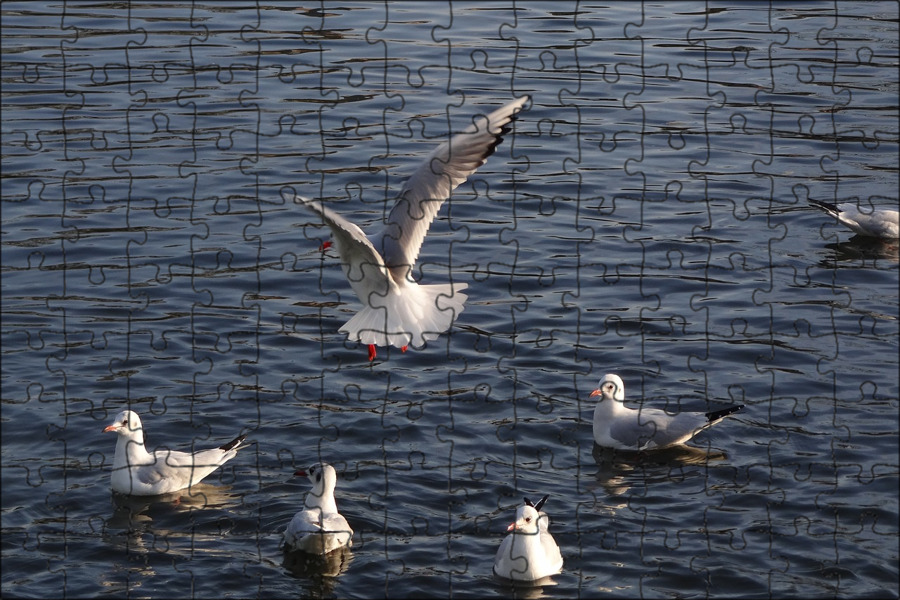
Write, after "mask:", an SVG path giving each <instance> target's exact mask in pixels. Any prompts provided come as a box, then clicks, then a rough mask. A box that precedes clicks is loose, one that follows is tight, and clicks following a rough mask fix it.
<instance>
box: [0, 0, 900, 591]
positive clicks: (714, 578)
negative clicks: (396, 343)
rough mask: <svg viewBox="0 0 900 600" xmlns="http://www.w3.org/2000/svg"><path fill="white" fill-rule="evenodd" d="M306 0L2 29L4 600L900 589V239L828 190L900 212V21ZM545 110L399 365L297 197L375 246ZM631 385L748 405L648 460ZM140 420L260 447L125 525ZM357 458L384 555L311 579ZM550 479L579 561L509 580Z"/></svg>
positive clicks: (802, 9)
mask: <svg viewBox="0 0 900 600" xmlns="http://www.w3.org/2000/svg"><path fill="white" fill-rule="evenodd" d="M295 6H296V3H285V4H277V5H269V4H265V5H251V6H250V7H249V8H247V9H241V8H238V7H237V6H236V5H234V4H225V5H214V4H192V5H182V4H167V3H135V4H131V5H128V6H126V5H124V4H118V3H110V4H100V3H30V2H21V3H17V2H4V3H3V5H2V7H0V10H2V19H3V20H2V25H3V31H2V33H3V59H2V77H3V79H2V84H3V88H2V89H3V103H2V109H3V118H2V134H3V139H2V164H3V203H2V210H3V213H2V223H3V225H2V233H3V244H2V251H3V253H2V344H3V345H2V353H3V354H2V400H3V404H2V477H3V480H2V483H3V512H2V534H3V535H2V544H3V560H2V593H3V595H4V596H6V597H10V596H27V597H58V596H59V595H65V596H68V597H86V596H91V597H98V596H126V595H127V596H131V597H145V598H167V597H173V596H196V597H209V598H219V597H223V596H227V597H253V596H263V597H297V596H299V597H329V598H330V597H353V598H361V597H377V596H392V597H449V596H455V597H485V596H495V597H496V596H512V595H515V596H527V597H542V596H544V597H558V598H571V597H576V596H582V597H605V596H625V597H638V596H647V597H674V596H678V597H704V596H741V597H753V598H763V597H770V596H774V597H804V598H807V597H835V596H837V597H858V596H870V597H871V596H878V597H883V596H894V597H896V596H897V594H898V583H897V581H898V567H897V565H898V557H900V552H898V472H900V468H898V411H900V407H898V396H900V385H898V339H900V337H898V333H900V332H898V259H897V245H896V244H895V243H894V244H889V243H881V242H866V241H865V240H860V239H858V238H854V237H853V236H852V234H851V233H850V232H848V231H846V230H844V229H843V228H841V227H840V226H838V225H837V224H836V223H835V222H834V220H833V219H831V218H830V217H828V216H826V215H824V214H822V213H821V212H819V211H817V210H815V209H813V208H811V207H810V205H809V203H808V200H809V199H815V200H826V201H852V202H859V203H860V204H862V205H864V206H869V205H875V206H896V205H897V190H898V167H897V165H898V110H897V106H898V76H897V67H898V47H897V40H898V9H897V4H896V3H894V2H858V3H857V2H841V3H837V5H835V3H828V2H821V3H816V2H807V3H801V4H797V5H796V6H794V7H789V6H787V5H781V4H776V5H775V6H774V7H770V6H769V4H768V3H746V4H739V5H737V6H729V5H728V4H710V5H706V6H704V5H703V4H699V3H694V2H687V3H663V4H646V5H641V4H638V3H624V4H611V5H606V4H594V3H577V4H576V3H565V2H532V3H527V2H526V3H517V4H516V10H513V9H512V7H511V6H510V5H507V4H506V3H484V2H480V3H453V4H452V5H451V4H449V3H448V4H443V3H427V4H418V3H391V4H388V5H387V6H385V5H383V4H377V3H357V2H344V3H338V4H326V5H324V6H323V5H320V4H319V3H310V4H306V5H303V8H295ZM522 94H530V95H531V96H532V103H531V105H530V108H529V109H528V110H527V111H525V112H523V113H522V114H521V118H520V119H519V121H518V122H517V123H516V124H515V128H514V130H513V132H511V133H510V135H508V136H507V137H506V139H505V141H504V142H503V143H502V144H501V145H500V146H499V147H498V149H497V152H496V154H495V155H493V156H492V157H490V159H489V160H488V162H487V164H486V165H484V167H482V168H481V169H480V170H479V172H478V173H477V174H476V176H475V177H473V178H472V179H471V180H470V181H469V182H467V183H466V184H464V185H462V186H461V187H460V188H459V189H458V191H457V192H456V193H455V194H454V196H453V199H452V202H449V203H447V204H445V206H444V207H443V209H442V211H441V213H440V217H439V219H438V220H437V221H436V222H435V224H434V225H433V227H432V230H431V233H430V234H429V236H428V239H427V240H426V242H425V244H424V246H423V248H422V253H421V256H420V259H419V265H418V267H417V273H416V274H417V276H421V278H422V280H423V281H424V282H425V283H446V282H449V281H453V282H454V283H457V284H460V283H466V284H468V286H469V289H468V292H467V293H468V295H469V300H468V302H467V304H466V310H465V312H463V313H462V314H461V316H460V318H459V319H458V320H457V322H456V324H455V326H454V327H453V329H452V331H451V332H450V333H449V334H445V335H442V336H441V337H440V338H439V339H438V340H436V341H434V342H432V343H430V344H429V345H428V347H427V348H426V349H423V350H419V351H414V350H411V351H409V352H407V353H405V354H402V353H400V352H399V351H397V350H396V349H380V352H379V357H378V360H376V361H374V362H373V363H369V362H367V361H366V352H365V348H363V347H359V346H356V345H354V344H351V343H348V342H346V341H345V339H344V336H343V335H342V334H339V333H338V328H339V327H340V326H341V325H342V324H343V323H344V322H345V321H346V320H347V319H349V318H350V316H352V314H353V313H354V312H355V311H356V309H357V307H358V302H357V300H356V298H355V297H354V295H353V293H352V291H351V289H350V287H349V285H348V284H347V282H346V280H345V278H344V276H343V273H342V272H341V269H340V267H339V266H338V264H337V260H336V259H335V257H334V256H333V255H326V256H325V257H324V258H323V257H322V255H321V254H320V253H319V251H318V245H319V243H320V241H321V238H323V237H325V232H324V231H323V229H322V228H321V227H320V226H319V225H318V221H317V220H316V219H313V218H311V217H310V215H309V214H307V213H306V212H305V211H303V210H302V209H300V208H299V207H298V206H295V205H293V204H292V203H286V202H285V201H284V200H283V199H282V195H281V193H282V191H283V190H285V189H291V188H292V189H294V190H296V191H298V192H300V193H303V194H305V195H309V196H316V197H323V198H324V199H325V200H326V201H327V202H329V203H330V205H331V206H332V207H334V208H335V209H336V210H338V211H340V212H342V213H344V214H345V215H347V216H348V217H350V218H351V219H352V220H354V221H355V222H357V223H359V224H361V225H362V226H363V227H364V228H372V227H376V228H377V226H378V222H379V221H380V219H381V218H382V217H383V216H384V215H385V211H386V210H387V209H388V208H389V207H390V203H385V200H386V199H389V198H391V193H392V190H393V192H396V191H397V189H398V188H399V185H400V184H401V183H402V180H403V177H404V176H405V175H406V174H408V173H410V172H411V171H412V169H413V168H414V167H415V166H416V165H417V164H418V160H420V159H421V158H422V157H424V156H425V154H426V153H427V152H429V151H430V150H431V148H433V147H434V145H435V144H436V143H438V142H439V141H440V140H442V139H445V138H446V135H447V133H448V131H459V130H461V129H462V128H464V127H465V126H466V125H467V124H468V123H470V122H471V117H472V116H473V115H475V114H480V113H484V112H488V111H489V110H491V109H493V108H494V107H497V106H499V105H501V104H503V103H506V102H508V101H510V100H511V99H512V98H514V97H516V96H519V95H522ZM388 186H391V187H390V189H389V188H388ZM606 372H617V373H619V374H620V375H622V376H623V378H624V379H625V381H626V386H627V390H628V392H629V397H630V398H631V399H632V400H639V399H641V398H643V399H644V401H645V402H646V403H647V405H648V406H656V407H662V408H668V409H670V410H682V409H691V410H706V409H714V408H720V407H722V406H725V405H727V404H730V403H733V402H741V403H744V404H746V408H745V409H744V410H743V411H742V412H741V413H739V414H738V415H736V416H735V417H733V418H730V419H728V420H727V421H725V422H723V423H722V424H720V425H718V426H716V427H715V428H713V429H711V430H709V431H707V432H704V433H703V434H701V435H700V436H698V437H697V438H696V439H695V440H694V441H693V442H692V444H691V447H690V448H684V449H679V450H674V451H669V452H664V453H661V454H656V455H651V456H649V457H645V458H644V459H642V460H635V459H633V458H630V457H623V456H621V455H615V454H611V453H609V452H607V451H603V450H601V449H599V448H595V447H594V444H593V441H592V435H591V425H590V420H591V414H592V408H593V401H592V400H591V399H589V398H588V396H589V394H590V392H591V390H593V389H594V386H595V385H596V383H597V381H598V380H599V378H600V377H601V376H602V375H603V374H604V373H606ZM632 405H633V406H636V404H632ZM123 407H130V408H132V409H134V410H136V411H138V412H139V413H140V414H141V416H142V417H143V419H144V425H145V428H146V431H147V437H148V445H149V446H151V447H156V446H158V445H166V446H171V447H188V446H191V445H195V446H196V447H197V448H202V447H210V446H213V445H219V444H221V443H224V442H226V441H228V440H230V439H232V438H233V437H234V436H235V435H237V434H238V433H240V432H244V433H248V434H249V437H250V438H251V439H253V440H254V442H255V443H254V444H253V445H251V446H249V447H248V448H246V449H244V450H242V451H241V453H240V454H239V456H238V457H237V458H236V459H234V460H233V461H231V462H230V463H228V464H227V466H226V467H225V468H223V469H221V470H220V471H218V472H217V473H216V474H215V475H213V476H211V477H209V478H208V479H207V480H206V481H205V482H204V484H202V485H201V486H200V488H199V489H198V490H195V492H196V493H195V495H194V496H187V495H186V496H182V497H172V498H151V499H127V498H113V497H112V496H111V494H110V490H109V471H110V467H111V462H112V456H113V451H114V447H115V441H116V440H115V439H114V437H115V436H112V435H110V434H102V433H101V431H102V429H103V427H104V426H106V425H107V424H108V423H109V422H110V421H111V420H112V418H113V416H114V415H115V414H116V413H117V412H118V411H119V410H121V409H122V408H123ZM320 458H321V459H324V460H327V461H330V462H331V463H333V464H335V465H336V467H337V469H338V471H339V483H338V505H339V507H340V508H341V510H342V512H344V513H345V515H346V516H347V518H348V519H349V521H350V523H351V525H352V526H353V528H354V530H355V532H356V535H355V538H354V545H353V547H352V549H351V550H350V551H349V552H346V553H344V554H342V555H337V556H334V557H331V560H330V561H329V563H328V564H318V565H307V564H304V563H303V562H302V561H298V560H297V557H294V556H285V555H284V554H283V553H282V551H281V549H280V547H279V544H280V540H281V532H282V531H283V529H284V527H285V526H286V524H287V523H288V521H289V520H290V518H291V517H292V516H293V514H294V513H295V512H296V511H297V510H298V509H299V508H300V506H301V503H302V500H303V494H304V493H305V492H306V490H307V482H306V481H305V480H304V479H300V478H297V479H293V478H292V477H291V474H292V473H293V471H294V470H295V469H297V468H301V467H306V466H308V465H309V464H311V463H313V462H316V461H318V460H319V459H320ZM544 493H549V494H550V495H551V497H550V500H548V503H547V505H546V510H547V511H548V513H549V514H550V515H551V517H552V518H553V525H552V528H551V530H552V532H553V533H554V535H555V537H556V539H557V541H558V542H559V545H560V547H561V549H562V553H563V557H564V560H565V566H564V570H563V572H562V573H561V574H560V575H558V576H556V577H554V578H553V583H554V584H555V585H546V586H542V587H539V588H534V589H511V588H509V587H506V586H505V585H504V584H502V583H500V582H498V581H496V580H494V579H493V577H492V576H491V564H492V560H493V556H494V553H495V552H496V549H497V547H498V546H499V544H500V541H501V539H502V538H503V536H504V535H505V531H506V526H507V525H508V523H509V522H511V521H512V519H513V516H514V512H515V507H516V506H517V505H518V504H520V503H521V499H522V497H523V496H530V497H532V498H536V497H539V496H540V495H542V494H544Z"/></svg>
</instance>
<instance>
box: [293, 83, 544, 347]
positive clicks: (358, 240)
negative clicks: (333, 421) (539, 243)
mask: <svg viewBox="0 0 900 600" xmlns="http://www.w3.org/2000/svg"><path fill="white" fill-rule="evenodd" d="M527 101H528V96H523V97H521V98H518V99H516V100H514V101H513V102H510V103H509V104H507V105H506V106H503V107H502V108H499V109H497V110H496V111H494V112H492V113H491V114H489V115H487V123H486V124H483V123H473V124H472V125H471V126H469V127H468V128H466V129H465V130H464V131H462V132H461V133H459V134H457V135H454V136H453V137H452V138H451V139H450V140H449V141H447V142H444V143H443V144H441V145H439V146H438V147H437V148H435V149H434V150H433V151H432V152H431V153H430V154H429V155H428V157H427V158H426V159H425V160H424V161H423V162H422V164H421V165H420V166H419V167H418V168H417V169H416V171H415V172H414V173H413V174H412V175H411V176H410V178H409V179H408V180H407V181H406V183H405V184H404V186H403V188H402V189H401V190H400V193H399V194H398V196H397V201H396V203H395V204H394V207H393V208H392V209H391V212H390V214H389V215H388V219H387V222H386V224H385V228H384V230H383V231H382V232H381V233H380V234H379V235H373V236H372V237H366V235H365V233H364V232H363V230H362V229H360V228H359V227H358V226H357V225H355V224H353V223H351V222H350V221H348V220H346V219H344V218H343V217H341V216H340V215H338V214H337V213H336V212H334V211H333V210H330V209H329V208H327V207H325V206H323V205H322V203H321V202H316V201H314V200H310V199H308V198H304V197H301V196H296V201H297V202H299V203H300V204H302V205H303V206H305V207H306V208H308V209H310V210H312V211H313V212H315V213H316V214H317V215H319V216H320V217H321V218H322V221H323V222H324V223H325V225H327V226H328V227H329V228H330V229H331V233H332V236H333V241H334V247H335V249H336V250H337V252H338V254H339V255H340V259H341V263H342V265H343V269H344V274H345V275H346V276H347V279H348V280H349V281H350V286H351V287H352V288H353V291H354V292H355V293H356V295H357V297H358V298H359V300H360V301H361V302H362V304H363V308H362V309H361V310H360V311H359V312H358V313H357V314H356V315H355V316H354V317H353V318H351V319H350V320H349V321H348V322H347V323H345V324H344V325H343V326H342V327H341V328H340V331H341V332H343V333H346V334H347V335H348V337H349V339H350V340H351V341H358V342H361V343H363V344H368V345H369V360H372V359H374V358H375V346H388V345H391V346H395V347H398V348H403V349H404V350H405V349H406V347H407V346H409V345H412V346H413V347H415V348H420V347H422V346H423V345H424V344H425V342H426V341H428V340H433V339H435V338H437V337H438V336H439V335H440V334H441V333H443V332H444V331H446V330H447V329H449V328H450V326H451V325H452V324H453V321H454V320H455V319H456V318H457V317H458V316H459V314H460V313H461V312H462V311H463V307H464V303H465V301H466V295H465V294H463V293H461V292H462V290H465V289H466V287H467V286H466V285H465V284H456V285H454V284H438V285H419V284H418V283H417V282H416V281H415V280H414V279H413V277H412V271H413V265H415V262H416V259H417V258H418V256H419V250H420V249H421V247H422V242H423V241H424V240H425V236H426V234H427V233H428V229H429V228H430V227H431V223H432V222H433V221H434V218H435V217H436V216H437V213H438V211H439V210H440V208H441V205H442V204H443V202H444V200H446V199H447V198H448V197H449V196H450V194H451V193H452V192H453V190H454V189H456V187H457V186H459V185H460V184H461V183H463V182H464V181H466V179H468V177H469V176H470V175H471V174H472V173H474V172H475V171H476V170H477V169H478V167H480V166H481V165H483V164H484V163H485V161H486V160H487V157H488V156H490V154H492V153H493V151H494V148H495V147H496V146H497V144H499V143H500V142H501V140H502V137H501V136H502V135H503V133H504V132H505V131H507V126H508V125H509V123H510V122H511V121H512V119H513V118H514V117H515V115H516V113H517V112H518V111H520V110H521V108H522V106H523V105H524V104H525V102H527Z"/></svg>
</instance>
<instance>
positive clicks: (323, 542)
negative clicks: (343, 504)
mask: <svg viewBox="0 0 900 600" xmlns="http://www.w3.org/2000/svg"><path fill="white" fill-rule="evenodd" d="M294 475H302V476H305V477H309V481H310V482H311V483H312V489H311V490H310V491H309V492H307V494H306V500H305V506H306V508H305V509H304V510H301V511H300V512H298V513H297V514H296V515H294V518H293V519H291V522H290V523H288V526H287V529H285V531H284V543H285V547H286V548H287V549H288V550H302V551H304V552H309V553H310V554H328V553H329V552H331V551H332V550H337V549H339V548H343V547H344V546H347V547H350V546H352V545H353V539H352V538H353V530H352V529H350V524H349V523H347V519H345V518H344V515H342V514H341V513H339V512H338V509H337V503H336V502H335V501H334V488H335V486H336V485H337V472H336V471H335V470H334V467H332V466H331V465H329V464H327V463H321V464H317V465H313V466H311V467H310V468H308V469H307V470H306V471H303V470H300V471H297V472H296V473H294Z"/></svg>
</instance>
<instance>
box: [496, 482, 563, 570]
mask: <svg viewBox="0 0 900 600" xmlns="http://www.w3.org/2000/svg"><path fill="white" fill-rule="evenodd" d="M549 497H550V496H549V494H548V495H546V496H544V497H543V498H541V499H540V501H538V503H537V504H532V503H531V501H530V500H529V499H528V498H525V504H524V505H522V506H520V507H519V508H518V509H517V510H516V520H515V522H514V523H511V524H510V526H509V527H507V528H506V530H507V531H509V532H511V533H510V534H509V535H507V536H506V537H505V538H504V539H503V541H502V542H501V543H500V548H498V549H497V555H496V556H495V557H494V574H495V575H498V576H500V577H504V578H506V579H511V580H513V581H537V580H538V579H543V578H544V577H549V576H550V575H556V574H557V573H559V572H560V571H561V570H562V566H563V559H562V554H560V552H559V546H557V545H556V541H555V540H554V539H553V536H552V535H550V531H549V527H550V517H548V516H547V513H545V512H543V511H542V510H541V508H543V506H544V502H546V501H547V498H549Z"/></svg>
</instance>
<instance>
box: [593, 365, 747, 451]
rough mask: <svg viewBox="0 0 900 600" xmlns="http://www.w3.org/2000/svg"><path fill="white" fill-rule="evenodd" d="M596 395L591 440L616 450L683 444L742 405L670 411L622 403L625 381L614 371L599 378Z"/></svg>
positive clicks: (739, 408)
mask: <svg viewBox="0 0 900 600" xmlns="http://www.w3.org/2000/svg"><path fill="white" fill-rule="evenodd" d="M594 396H600V399H599V400H598V401H597V406H596V408H594V441H595V442H596V443H597V445H598V446H603V447H605V448H614V449H617V450H632V451H636V450H655V449H659V448H667V447H669V446H674V445H676V444H683V443H684V442H686V441H688V440H689V439H691V438H692V437H694V436H695V435H696V434H697V433H699V432H700V431H702V430H704V429H706V428H707V427H709V426H711V425H715V424H716V423H718V422H719V421H721V420H722V419H723V418H725V417H727V416H728V415H730V414H732V413H735V412H737V411H739V410H741V409H742V408H744V405H743V404H738V405H735V406H730V407H728V408H723V409H721V410H716V411H712V412H708V413H702V412H682V413H678V414H674V415H673V414H670V413H668V412H666V411H664V410H660V409H658V408H644V407H641V408H628V407H627V406H625V404H624V401H625V383H624V382H623V381H622V378H621V377H619V376H618V375H616V374H614V373H608V374H606V375H604V376H603V378H602V379H600V383H599V384H598V385H597V389H596V390H594V391H593V392H591V398H593V397H594Z"/></svg>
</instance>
